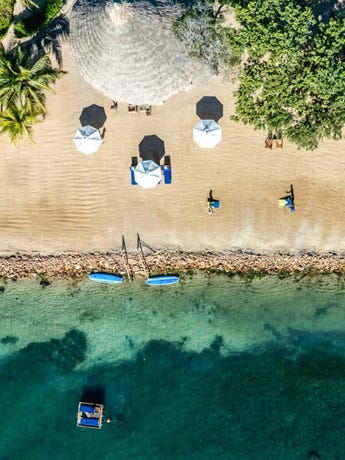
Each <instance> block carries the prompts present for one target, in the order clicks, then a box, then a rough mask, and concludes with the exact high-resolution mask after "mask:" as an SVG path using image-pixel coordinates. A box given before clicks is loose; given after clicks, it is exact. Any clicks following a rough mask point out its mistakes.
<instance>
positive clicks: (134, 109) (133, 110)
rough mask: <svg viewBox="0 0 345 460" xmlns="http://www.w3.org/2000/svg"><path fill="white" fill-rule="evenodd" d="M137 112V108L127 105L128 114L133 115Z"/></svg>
mask: <svg viewBox="0 0 345 460" xmlns="http://www.w3.org/2000/svg"><path fill="white" fill-rule="evenodd" d="M137 111H138V106H137V105H134V104H128V112H131V113H135V112H137Z"/></svg>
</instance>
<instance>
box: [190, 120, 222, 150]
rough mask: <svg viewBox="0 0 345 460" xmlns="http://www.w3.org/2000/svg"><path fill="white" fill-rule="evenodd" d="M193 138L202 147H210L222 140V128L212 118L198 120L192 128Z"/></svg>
mask: <svg viewBox="0 0 345 460" xmlns="http://www.w3.org/2000/svg"><path fill="white" fill-rule="evenodd" d="M193 140H194V142H196V143H197V144H198V145H199V146H200V147H202V148H205V149H212V148H213V147H215V146H216V145H217V144H219V142H220V141H221V140H222V128H221V127H220V126H219V125H218V123H216V122H215V121H214V120H200V121H199V123H197V124H196V125H195V126H194V128H193Z"/></svg>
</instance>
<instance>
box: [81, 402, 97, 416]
mask: <svg viewBox="0 0 345 460" xmlns="http://www.w3.org/2000/svg"><path fill="white" fill-rule="evenodd" d="M79 409H80V411H81V412H88V413H89V414H94V413H95V408H94V407H93V406H88V405H86V404H81V405H80V408H79Z"/></svg>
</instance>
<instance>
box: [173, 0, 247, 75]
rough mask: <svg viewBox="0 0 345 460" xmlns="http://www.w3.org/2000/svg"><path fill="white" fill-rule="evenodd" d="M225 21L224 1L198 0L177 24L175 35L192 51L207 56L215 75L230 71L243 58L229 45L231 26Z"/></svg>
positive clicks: (194, 54)
mask: <svg viewBox="0 0 345 460" xmlns="http://www.w3.org/2000/svg"><path fill="white" fill-rule="evenodd" d="M223 22H224V17H223V14H222V5H221V4H218V3H216V2H215V1H214V0H197V1H196V2H195V3H193V4H192V6H191V7H190V8H188V9H186V10H185V11H184V14H183V15H182V16H181V17H180V18H179V19H178V20H177V21H176V23H175V24H174V31H175V34H176V36H177V37H178V38H179V39H180V40H181V41H182V42H184V44H185V46H186V48H187V50H188V52H189V54H190V55H191V56H193V57H197V58H202V59H204V60H205V61H206V64H207V65H208V66H209V68H210V69H211V71H212V72H213V73H214V74H216V75H218V74H219V73H220V72H222V73H224V72H226V73H228V72H229V70H230V69H231V68H232V67H234V66H236V65H237V64H239V61H240V59H239V55H238V54H236V53H234V52H233V50H232V49H231V48H230V47H229V43H228V37H227V34H228V29H227V28H226V27H224V26H223Z"/></svg>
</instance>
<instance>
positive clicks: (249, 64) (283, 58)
mask: <svg viewBox="0 0 345 460" xmlns="http://www.w3.org/2000/svg"><path fill="white" fill-rule="evenodd" d="M232 5H233V8H234V11H235V14H236V19H237V21H238V22H239V23H240V24H241V25H242V27H241V28H240V29H239V30H238V31H236V32H234V31H233V32H232V34H231V35H230V46H233V47H236V46H237V47H242V51H245V52H246V54H247V56H248V57H247V59H246V61H245V64H244V68H243V71H242V73H241V76H240V85H239V89H238V90H237V91H236V93H235V96H236V113H237V115H236V116H234V117H232V118H233V119H234V120H236V121H239V120H240V121H242V122H244V123H250V124H252V125H253V126H254V127H255V128H257V129H269V130H270V129H272V130H283V132H284V134H285V136H286V137H287V138H288V139H290V140H291V141H292V142H294V143H296V144H297V145H298V147H302V148H305V149H315V148H316V147H317V146H318V144H319V142H320V141H321V140H322V139H323V138H324V137H331V138H334V139H340V138H341V135H342V128H343V126H344V123H345V96H344V94H345V18H344V17H343V16H342V15H341V14H338V15H336V14H335V13H334V14H333V15H331V16H330V17H329V18H328V20H327V21H320V22H317V20H316V19H315V17H314V15H313V11H312V9H311V6H308V5H307V6H302V5H301V4H299V3H298V2H297V1H296V0H285V1H283V2H282V1H281V0H256V1H254V0H247V1H244V0H241V1H239V2H238V1H234V2H232Z"/></svg>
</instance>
